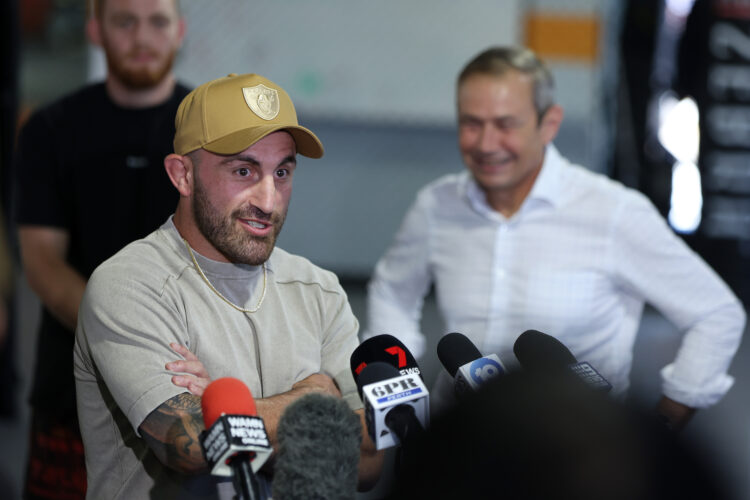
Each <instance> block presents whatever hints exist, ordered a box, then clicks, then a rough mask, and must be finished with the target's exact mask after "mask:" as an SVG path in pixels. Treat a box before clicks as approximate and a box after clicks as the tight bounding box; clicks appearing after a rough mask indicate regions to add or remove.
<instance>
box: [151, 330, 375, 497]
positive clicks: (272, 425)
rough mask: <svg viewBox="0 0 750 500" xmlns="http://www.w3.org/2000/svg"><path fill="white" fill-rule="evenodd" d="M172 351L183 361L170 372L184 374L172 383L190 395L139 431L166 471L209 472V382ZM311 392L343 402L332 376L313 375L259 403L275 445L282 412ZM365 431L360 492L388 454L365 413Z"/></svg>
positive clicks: (189, 359)
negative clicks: (205, 440) (204, 435)
mask: <svg viewBox="0 0 750 500" xmlns="http://www.w3.org/2000/svg"><path fill="white" fill-rule="evenodd" d="M171 347H172V349H174V350H175V352H177V353H178V354H180V355H181V356H182V357H183V358H185V359H184V360H178V361H172V362H170V363H167V364H166V368H167V369H168V370H170V371H174V372H179V373H182V375H174V376H173V377H172V383H174V384H175V385H177V386H179V387H184V388H185V389H187V390H188V391H190V393H182V394H179V395H177V396H175V397H173V398H171V399H169V400H167V401H165V402H164V403H163V404H161V405H160V406H159V407H158V408H156V409H155V410H154V411H152V412H151V413H150V414H149V415H148V417H146V419H145V420H144V421H143V423H142V424H141V426H140V428H139V429H140V432H141V436H143V439H144V440H145V441H146V443H147V444H148V446H149V447H150V448H151V450H153V452H154V453H155V454H156V456H157V457H158V458H159V460H160V461H161V462H162V463H163V464H165V465H167V466H168V467H170V468H172V469H175V470H177V471H180V472H183V473H186V474H197V473H202V472H206V471H207V470H208V469H207V468H208V464H207V463H206V461H205V459H204V458H203V453H202V451H201V446H200V442H199V440H198V437H199V435H200V433H201V431H202V430H203V429H204V428H205V427H204V425H203V413H202V411H201V396H202V394H203V391H204V390H205V388H206V387H207V386H208V384H209V383H210V382H211V378H210V377H209V374H208V372H207V371H206V369H205V367H204V366H203V363H201V362H200V360H198V358H197V357H196V356H195V355H194V354H193V353H192V352H190V351H189V350H188V349H187V348H185V347H184V346H181V345H179V344H171ZM310 392H321V393H324V394H329V395H332V396H335V397H341V393H340V392H339V390H338V388H337V387H336V384H335V383H334V381H333V379H331V378H330V377H329V376H327V375H324V374H321V373H314V374H312V375H310V376H309V377H307V378H305V379H303V380H300V381H299V382H297V383H296V384H294V385H293V386H292V388H291V389H290V390H289V391H287V392H284V393H281V394H277V395H275V396H272V397H269V398H263V399H258V400H256V408H257V410H258V416H260V417H261V418H262V419H263V422H264V424H265V426H266V432H267V434H268V437H269V440H270V441H271V444H272V445H273V446H275V445H276V443H277V433H276V431H277V428H278V423H279V419H280V418H281V415H282V413H283V412H284V409H285V408H286V407H287V405H289V404H290V403H291V402H293V401H294V400H296V399H298V398H299V397H301V396H303V395H304V394H307V393H310ZM356 413H357V414H358V415H359V417H360V421H361V423H362V429H363V440H362V447H361V451H360V464H359V486H360V490H366V489H369V488H371V487H372V486H373V485H374V484H375V483H376V482H377V479H378V477H379V475H380V470H381V468H382V462H383V457H384V454H383V453H382V452H378V451H377V450H376V449H375V445H374V443H373V442H372V440H371V439H370V438H369V436H368V435H367V432H366V427H365V420H364V411H363V410H361V409H360V410H357V411H356Z"/></svg>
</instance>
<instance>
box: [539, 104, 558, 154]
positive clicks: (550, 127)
mask: <svg viewBox="0 0 750 500" xmlns="http://www.w3.org/2000/svg"><path fill="white" fill-rule="evenodd" d="M563 114H564V113H563V109H562V106H559V105H557V104H553V105H552V106H550V107H549V108H548V109H547V111H545V112H544V116H542V123H541V125H540V128H541V130H542V139H543V140H544V143H545V144H548V143H550V142H552V140H553V139H554V138H555V137H556V136H557V132H558V131H559V130H560V124H561V123H562V121H563Z"/></svg>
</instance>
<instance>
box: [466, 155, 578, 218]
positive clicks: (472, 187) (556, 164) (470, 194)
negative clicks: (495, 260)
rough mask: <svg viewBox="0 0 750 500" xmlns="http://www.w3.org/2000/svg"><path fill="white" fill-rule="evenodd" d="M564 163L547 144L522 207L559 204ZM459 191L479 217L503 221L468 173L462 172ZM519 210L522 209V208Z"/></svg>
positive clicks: (560, 156)
mask: <svg viewBox="0 0 750 500" xmlns="http://www.w3.org/2000/svg"><path fill="white" fill-rule="evenodd" d="M564 161H565V160H564V158H563V157H562V155H560V152H559V151H558V150H557V148H556V147H555V146H554V145H553V144H552V143H549V144H548V145H547V147H546V149H545V153H544V162H543V163H542V170H541V171H540V172H539V176H538V177H537V178H536V181H534V186H533V187H532V188H531V192H530V193H529V195H528V196H527V198H526V200H524V202H523V205H524V206H525V205H529V204H531V205H536V204H537V203H539V202H541V203H546V204H549V205H551V206H553V207H554V206H556V205H557V204H558V203H559V201H560V198H561V195H562V183H561V182H560V175H561V165H562V163H563V162H564ZM459 189H460V190H461V194H462V195H463V196H465V197H466V199H467V200H468V202H469V204H470V205H471V207H472V208H473V209H474V210H475V211H476V212H478V213H479V214H480V215H483V216H485V217H490V218H492V219H499V220H504V217H503V216H502V215H500V214H499V213H497V212H496V211H495V210H493V209H492V207H490V206H489V204H488V203H487V197H486V196H485V194H484V192H483V191H482V189H481V188H480V187H479V185H478V184H477V182H476V181H475V180H474V177H472V175H471V174H470V173H469V172H468V171H466V172H464V178H463V180H462V183H461V185H460V188H459ZM521 208H522V209H523V206H522V207H521Z"/></svg>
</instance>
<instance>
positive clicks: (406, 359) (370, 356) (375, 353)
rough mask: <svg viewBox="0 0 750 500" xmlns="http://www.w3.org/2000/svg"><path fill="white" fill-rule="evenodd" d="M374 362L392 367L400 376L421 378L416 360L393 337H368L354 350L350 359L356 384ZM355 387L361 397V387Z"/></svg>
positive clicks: (383, 335) (358, 385)
mask: <svg viewBox="0 0 750 500" xmlns="http://www.w3.org/2000/svg"><path fill="white" fill-rule="evenodd" d="M375 361H380V362H383V363H387V364H389V365H391V366H394V367H395V368H396V369H398V371H399V373H400V374H401V375H412V374H416V375H419V377H420V378H422V372H421V371H420V369H419V365H417V360H416V359H414V356H413V355H412V353H411V352H410V351H409V349H407V348H406V346H405V345H404V344H403V343H402V342H401V341H400V340H399V339H397V338H396V337H394V336H393V335H388V334H387V333H384V334H382V335H376V336H374V337H370V338H369V339H367V340H365V341H364V342H362V343H361V344H360V345H358V346H357V348H356V349H354V352H353V353H352V355H351V358H350V364H351V369H352V375H353V376H354V381H355V382H357V379H358V378H359V375H360V373H361V372H362V370H364V368H365V367H366V366H367V364H368V363H372V362H375ZM357 387H358V388H360V394H359V395H360V396H362V390H361V387H362V386H361V385H360V384H359V383H357Z"/></svg>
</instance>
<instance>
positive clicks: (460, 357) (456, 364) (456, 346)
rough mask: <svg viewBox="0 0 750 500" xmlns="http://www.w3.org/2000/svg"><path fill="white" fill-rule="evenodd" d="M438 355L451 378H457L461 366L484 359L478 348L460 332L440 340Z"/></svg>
mask: <svg viewBox="0 0 750 500" xmlns="http://www.w3.org/2000/svg"><path fill="white" fill-rule="evenodd" d="M437 355H438V359H439V360H440V362H441V363H442V364H443V367H445V369H446V370H447V371H448V373H450V374H451V377H455V376H456V372H457V371H458V369H459V368H460V367H461V366H463V365H465V364H466V363H470V362H472V361H474V360H475V359H478V358H481V357H482V353H481V352H479V349H477V346H475V345H474V343H473V342H472V341H471V340H469V338H468V337H467V336H466V335H464V334H462V333H458V332H453V333H449V334H447V335H444V336H443V338H441V339H440V341H439V342H438V345H437Z"/></svg>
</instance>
